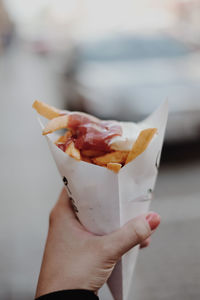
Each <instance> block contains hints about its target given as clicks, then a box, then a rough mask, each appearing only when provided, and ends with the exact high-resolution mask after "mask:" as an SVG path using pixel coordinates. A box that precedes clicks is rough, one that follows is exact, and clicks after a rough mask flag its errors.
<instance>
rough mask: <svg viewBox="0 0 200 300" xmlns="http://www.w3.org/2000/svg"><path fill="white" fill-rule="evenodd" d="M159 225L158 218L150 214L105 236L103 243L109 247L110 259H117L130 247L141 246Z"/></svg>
mask: <svg viewBox="0 0 200 300" xmlns="http://www.w3.org/2000/svg"><path fill="white" fill-rule="evenodd" d="M159 224H160V216H159V215H158V214H157V213H154V212H151V213H148V214H146V215H141V216H138V217H136V218H134V219H132V220H131V221H129V222H128V223H126V224H125V225H124V226H123V227H121V228H120V229H118V230H117V231H115V232H113V233H111V234H108V235H107V236H105V239H106V241H105V240H104V243H109V245H110V246H109V250H110V251H109V256H110V258H114V257H115V258H116V259H119V258H120V257H121V256H122V255H123V254H125V253H126V252H127V251H128V250H130V249H131V248H132V247H134V246H136V245H138V244H141V243H142V242H143V241H144V240H146V239H147V238H148V237H149V236H150V235H151V234H152V232H153V231H154V230H155V229H156V228H157V227H158V225H159ZM107 248H108V247H107Z"/></svg>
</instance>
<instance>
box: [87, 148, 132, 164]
mask: <svg viewBox="0 0 200 300" xmlns="http://www.w3.org/2000/svg"><path fill="white" fill-rule="evenodd" d="M127 156H128V151H114V152H111V153H107V154H105V155H103V156H99V157H95V158H93V159H92V162H93V163H95V164H96V165H100V166H103V165H107V164H108V163H119V164H124V163H125V161H126V159H127Z"/></svg>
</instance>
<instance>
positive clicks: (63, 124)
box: [42, 115, 69, 135]
mask: <svg viewBox="0 0 200 300" xmlns="http://www.w3.org/2000/svg"><path fill="white" fill-rule="evenodd" d="M68 119H69V117H68V115H64V116H59V117H56V118H54V119H52V120H51V121H49V123H48V124H47V126H46V127H45V128H44V129H43V131H42V134H43V135H46V134H49V133H52V132H54V131H56V130H59V129H63V128H67V127H68Z"/></svg>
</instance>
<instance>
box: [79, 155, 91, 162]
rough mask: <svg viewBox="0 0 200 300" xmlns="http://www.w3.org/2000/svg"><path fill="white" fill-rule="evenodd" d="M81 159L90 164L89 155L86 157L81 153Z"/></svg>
mask: <svg viewBox="0 0 200 300" xmlns="http://www.w3.org/2000/svg"><path fill="white" fill-rule="evenodd" d="M81 160H83V161H85V162H87V163H90V164H92V161H91V159H90V158H89V157H86V156H82V155H81Z"/></svg>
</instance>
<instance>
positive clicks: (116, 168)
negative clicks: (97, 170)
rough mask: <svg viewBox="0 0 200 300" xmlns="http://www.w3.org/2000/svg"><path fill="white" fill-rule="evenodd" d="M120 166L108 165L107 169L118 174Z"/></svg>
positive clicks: (115, 164) (116, 164)
mask: <svg viewBox="0 0 200 300" xmlns="http://www.w3.org/2000/svg"><path fill="white" fill-rule="evenodd" d="M121 167H122V165H121V164H118V163H108V164H107V168H108V169H109V170H111V171H113V172H115V173H118V172H119V170H120V169H121Z"/></svg>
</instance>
